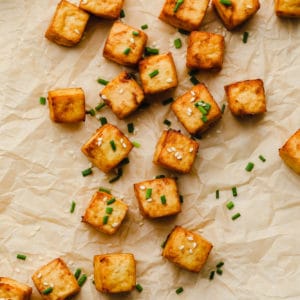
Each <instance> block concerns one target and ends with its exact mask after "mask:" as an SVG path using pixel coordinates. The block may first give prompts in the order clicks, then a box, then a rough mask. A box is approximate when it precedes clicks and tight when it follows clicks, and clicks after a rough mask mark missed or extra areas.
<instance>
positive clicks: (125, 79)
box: [100, 71, 144, 119]
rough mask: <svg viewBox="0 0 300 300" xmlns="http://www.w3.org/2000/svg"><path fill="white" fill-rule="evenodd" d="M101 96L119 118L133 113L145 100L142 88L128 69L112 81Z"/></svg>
mask: <svg viewBox="0 0 300 300" xmlns="http://www.w3.org/2000/svg"><path fill="white" fill-rule="evenodd" d="M100 96H101V98H102V99H103V100H104V102H105V103H106V104H107V105H108V106H109V107H110V108H111V110H112V111H113V113H114V114H115V115H116V116H117V117H118V118H119V119H124V118H126V117H127V116H129V115H130V114H131V113H133V112H134V111H135V110H136V109H137V108H138V107H139V105H140V104H141V103H142V101H143V100H144V92H143V90H142V88H141V87H140V86H139V85H138V83H137V82H136V81H135V80H134V79H133V78H132V77H131V75H130V74H129V73H128V72H126V71H123V72H121V73H120V74H119V75H118V76H117V77H116V78H115V79H113V80H112V81H110V82H109V83H108V84H107V85H106V86H105V88H104V89H103V90H102V91H101V93H100Z"/></svg>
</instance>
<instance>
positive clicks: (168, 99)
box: [162, 97, 174, 105]
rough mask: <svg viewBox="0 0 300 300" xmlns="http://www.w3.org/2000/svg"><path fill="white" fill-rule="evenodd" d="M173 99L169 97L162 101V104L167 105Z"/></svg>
mask: <svg viewBox="0 0 300 300" xmlns="http://www.w3.org/2000/svg"><path fill="white" fill-rule="evenodd" d="M173 101H174V98H172V97H170V98H167V99H165V100H164V101H162V105H168V104H170V103H172V102H173Z"/></svg>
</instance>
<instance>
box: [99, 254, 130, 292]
mask: <svg viewBox="0 0 300 300" xmlns="http://www.w3.org/2000/svg"><path fill="white" fill-rule="evenodd" d="M135 269H136V267H135V260H134V256H133V254H130V253H109V254H102V255H96V256H94V280H95V286H96V289H97V290H98V291H99V292H102V293H110V294H115V293H123V292H130V291H131V290H133V289H134V287H135V284H136V270H135Z"/></svg>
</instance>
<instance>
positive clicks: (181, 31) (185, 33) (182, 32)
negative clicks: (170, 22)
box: [178, 28, 190, 35]
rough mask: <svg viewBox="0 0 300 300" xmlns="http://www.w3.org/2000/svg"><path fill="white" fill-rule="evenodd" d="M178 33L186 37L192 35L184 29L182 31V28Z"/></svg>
mask: <svg viewBox="0 0 300 300" xmlns="http://www.w3.org/2000/svg"><path fill="white" fill-rule="evenodd" d="M178 32H179V33H181V34H184V35H189V34H190V32H189V31H187V30H184V29H182V28H179V29H178Z"/></svg>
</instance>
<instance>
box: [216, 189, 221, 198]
mask: <svg viewBox="0 0 300 300" xmlns="http://www.w3.org/2000/svg"><path fill="white" fill-rule="evenodd" d="M219 198H220V191H219V190H216V199H219Z"/></svg>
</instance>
